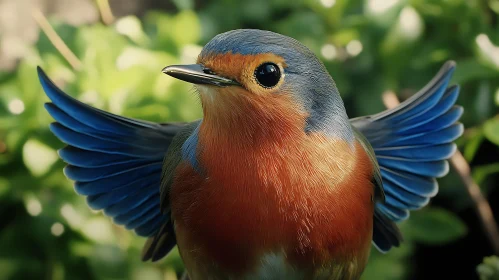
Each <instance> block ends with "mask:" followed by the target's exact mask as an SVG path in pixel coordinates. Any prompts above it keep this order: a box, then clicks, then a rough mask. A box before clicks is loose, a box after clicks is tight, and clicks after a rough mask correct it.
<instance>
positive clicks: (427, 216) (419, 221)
mask: <svg viewBox="0 0 499 280" xmlns="http://www.w3.org/2000/svg"><path fill="white" fill-rule="evenodd" d="M407 223H408V228H409V229H408V230H407V232H406V235H407V237H408V238H410V239H412V240H414V241H417V242H421V243H425V244H429V245H437V244H438V245H442V244H446V243H449V242H453V241H455V240H457V239H459V238H461V237H463V236H465V235H466V234H467V232H468V228H467V226H466V224H465V223H463V221H461V219H460V218H459V217H458V216H456V215H455V214H454V213H452V212H450V211H447V210H445V209H442V208H435V207H433V208H427V209H424V210H420V211H415V212H413V213H411V217H410V218H409V220H408V221H407Z"/></svg>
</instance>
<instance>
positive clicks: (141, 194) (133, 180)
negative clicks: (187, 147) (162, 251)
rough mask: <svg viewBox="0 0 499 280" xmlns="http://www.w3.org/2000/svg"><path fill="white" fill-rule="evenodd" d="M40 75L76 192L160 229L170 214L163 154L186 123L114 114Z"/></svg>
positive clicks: (139, 227)
mask: <svg viewBox="0 0 499 280" xmlns="http://www.w3.org/2000/svg"><path fill="white" fill-rule="evenodd" d="M38 76H39V78H40V83H41V85H42V87H43V89H44V91H45V93H46V94H47V96H48V97H49V98H50V100H51V101H52V102H51V103H47V104H46V105H45V108H46V110H47V112H48V113H49V114H50V115H51V116H52V117H53V118H54V119H55V121H56V122H55V123H53V124H51V125H50V129H51V131H52V132H53V133H54V135H55V136H57V137H58V138H59V139H60V140H61V141H62V142H64V143H65V144H67V146H66V147H65V148H63V149H61V150H59V156H60V157H61V158H62V159H63V160H64V161H65V162H66V163H68V165H67V166H66V168H65V169H64V174H65V175H66V176H67V177H68V178H69V179H71V180H73V181H75V184H74V186H75V190H76V192H77V193H78V194H80V195H84V196H87V203H88V205H89V206H90V207H91V208H93V209H98V210H103V211H104V214H105V215H107V216H109V217H114V219H115V221H116V222H118V223H119V224H123V225H124V226H125V227H126V228H127V229H134V230H135V232H136V233H137V234H139V235H141V236H150V235H152V234H154V233H155V232H156V231H158V230H159V228H160V227H161V223H166V222H167V221H168V219H169V217H168V216H167V215H162V214H161V212H160V207H159V202H160V193H159V192H160V180H161V169H162V163H163V158H164V156H165V154H166V152H167V150H168V147H169V144H170V143H171V140H172V139H173V137H174V136H175V134H176V133H177V132H178V130H179V128H180V127H182V126H181V125H174V124H168V125H161V124H156V123H151V122H146V121H141V120H134V119H129V118H125V117H121V116H117V115H113V114H111V113H108V112H105V111H102V110H99V109H96V108H93V107H91V106H89V105H86V104H84V103H82V102H80V101H78V100H76V99H74V98H72V97H71V96H69V95H67V94H65V93H64V92H63V91H62V90H60V89H59V88H57V86H56V85H55V84H54V83H53V82H52V81H51V80H50V79H49V78H48V77H47V75H46V74H45V73H44V72H43V70H42V69H40V68H38Z"/></svg>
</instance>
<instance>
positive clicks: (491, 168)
mask: <svg viewBox="0 0 499 280" xmlns="http://www.w3.org/2000/svg"><path fill="white" fill-rule="evenodd" d="M495 173H499V163H492V164H487V165H482V166H477V167H475V168H474V169H473V179H475V182H476V183H477V184H478V185H479V186H480V185H482V183H483V181H484V180H485V179H486V178H487V177H488V176H489V175H492V174H495Z"/></svg>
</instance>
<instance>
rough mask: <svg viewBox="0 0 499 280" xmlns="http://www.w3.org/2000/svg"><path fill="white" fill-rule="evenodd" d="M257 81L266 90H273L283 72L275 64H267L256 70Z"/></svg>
mask: <svg viewBox="0 0 499 280" xmlns="http://www.w3.org/2000/svg"><path fill="white" fill-rule="evenodd" d="M255 79H256V81H257V82H258V83H259V84H260V85H261V86H262V87H264V88H272V87H274V86H275V85H277V83H279V80H280V79H281V70H280V69H279V66H277V65H276V64H274V63H271V62H266V63H263V64H262V65H260V66H258V68H256V70H255Z"/></svg>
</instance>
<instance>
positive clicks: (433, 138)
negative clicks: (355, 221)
mask: <svg viewBox="0 0 499 280" xmlns="http://www.w3.org/2000/svg"><path fill="white" fill-rule="evenodd" d="M454 69H455V63H454V62H452V61H450V62H447V63H446V64H445V65H444V66H443V67H442V68H441V70H440V72H438V74H437V75H436V76H435V77H434V78H433V80H432V81H430V82H429V83H428V84H427V85H426V86H425V87H424V88H423V89H421V90H420V91H419V92H418V93H416V94H414V96H412V97H411V98H409V99H407V100H406V101H404V102H402V103H401V104H400V105H398V106H397V107H395V108H393V109H390V110H386V111H384V112H381V113H379V114H376V115H371V116H366V117H360V118H356V119H352V120H350V121H351V124H352V125H353V127H354V128H355V129H356V130H358V132H360V133H361V134H362V135H363V136H364V137H365V138H364V137H360V138H359V137H358V139H359V141H361V142H364V144H365V145H367V146H372V150H371V151H368V153H369V152H371V153H374V155H375V158H376V161H374V162H373V163H374V164H375V165H379V171H378V172H380V174H381V177H382V181H383V182H382V185H383V190H384V194H385V199H384V200H381V201H379V202H378V203H377V204H376V212H375V225H374V234H373V240H374V243H375V244H376V245H377V247H378V248H379V249H380V250H382V251H386V250H388V249H390V247H392V246H396V245H397V242H398V241H397V240H396V239H393V238H391V237H390V236H389V235H390V234H391V233H390V232H386V229H387V228H391V227H392V222H398V221H401V220H405V219H407V218H408V217H409V211H410V210H415V209H419V208H421V207H423V206H425V205H426V204H427V203H428V201H429V199H430V197H432V196H434V195H435V194H436V193H437V188H438V185H437V181H436V178H438V177H442V176H444V175H445V174H446V173H447V172H448V162H447V159H448V158H450V157H451V156H452V154H453V153H454V151H455V149H456V145H455V144H454V143H453V141H454V140H455V139H456V138H458V137H459V136H460V135H461V134H462V132H463V126H462V125H461V124H460V123H457V121H458V120H459V118H460V117H461V115H462V113H463V109H462V108H461V107H459V106H455V105H454V104H455V102H456V100H457V96H458V93H459V88H458V87H457V86H450V87H449V86H448V85H449V80H450V78H451V75H452V73H453V71H454Z"/></svg>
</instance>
